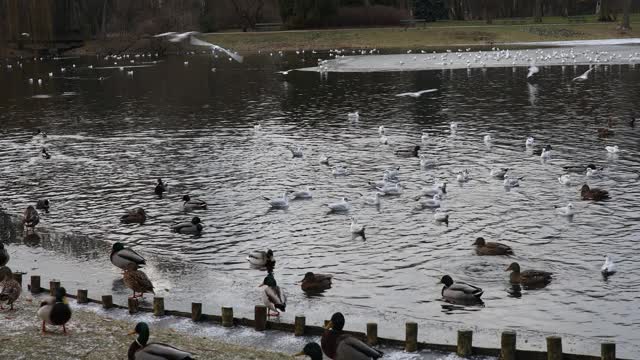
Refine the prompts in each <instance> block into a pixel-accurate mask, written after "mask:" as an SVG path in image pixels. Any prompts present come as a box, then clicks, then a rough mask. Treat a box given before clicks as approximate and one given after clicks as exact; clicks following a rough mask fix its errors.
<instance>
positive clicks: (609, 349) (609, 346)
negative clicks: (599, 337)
mask: <svg viewBox="0 0 640 360" xmlns="http://www.w3.org/2000/svg"><path fill="white" fill-rule="evenodd" d="M600 353H601V359H602V360H616V344H615V343H603V344H602V345H601V347H600Z"/></svg>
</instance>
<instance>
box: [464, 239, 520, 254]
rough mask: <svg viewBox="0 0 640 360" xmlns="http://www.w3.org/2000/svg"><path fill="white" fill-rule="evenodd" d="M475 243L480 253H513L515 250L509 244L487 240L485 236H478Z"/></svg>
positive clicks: (477, 251)
mask: <svg viewBox="0 0 640 360" xmlns="http://www.w3.org/2000/svg"><path fill="white" fill-rule="evenodd" d="M473 245H475V246H476V253H477V254H478V255H513V250H512V249H511V248H510V247H509V246H507V245H504V244H501V243H496V242H485V240H484V238H483V237H479V238H477V239H476V242H474V243H473Z"/></svg>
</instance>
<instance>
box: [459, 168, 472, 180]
mask: <svg viewBox="0 0 640 360" xmlns="http://www.w3.org/2000/svg"><path fill="white" fill-rule="evenodd" d="M470 179H471V177H470V176H469V170H468V169H464V170H463V171H460V172H459V173H458V176H456V180H457V181H458V182H459V183H465V182H467V181H469V180H470Z"/></svg>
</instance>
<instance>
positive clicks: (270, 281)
mask: <svg viewBox="0 0 640 360" xmlns="http://www.w3.org/2000/svg"><path fill="white" fill-rule="evenodd" d="M262 285H266V286H268V287H276V286H278V283H277V282H276V278H274V277H273V274H272V273H269V275H267V276H265V278H264V280H263V281H262Z"/></svg>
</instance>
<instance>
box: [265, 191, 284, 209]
mask: <svg viewBox="0 0 640 360" xmlns="http://www.w3.org/2000/svg"><path fill="white" fill-rule="evenodd" d="M263 198H264V199H265V200H267V201H268V202H269V205H271V207H272V208H274V209H286V208H288V207H289V191H285V192H284V194H282V197H276V198H273V199H269V198H268V197H266V196H263Z"/></svg>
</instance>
